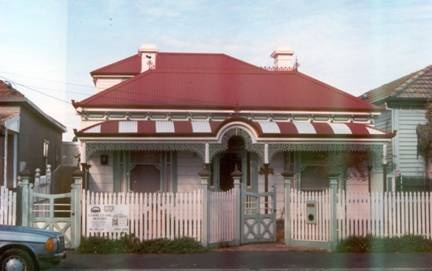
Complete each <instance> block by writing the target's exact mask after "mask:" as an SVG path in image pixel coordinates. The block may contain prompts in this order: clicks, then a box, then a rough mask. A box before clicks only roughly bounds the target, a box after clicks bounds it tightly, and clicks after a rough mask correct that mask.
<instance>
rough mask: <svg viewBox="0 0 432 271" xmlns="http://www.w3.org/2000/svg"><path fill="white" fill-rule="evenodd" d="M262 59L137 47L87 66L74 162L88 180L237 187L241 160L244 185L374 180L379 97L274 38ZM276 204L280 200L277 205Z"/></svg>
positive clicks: (370, 185) (150, 186) (379, 146)
mask: <svg viewBox="0 0 432 271" xmlns="http://www.w3.org/2000/svg"><path fill="white" fill-rule="evenodd" d="M271 57H272V58H273V59H274V67H271V68H262V67H258V66H255V65H252V64H249V63H247V62H245V61H242V60H239V59H236V58H234V57H232V56H229V55H226V54H220V53H172V52H159V51H158V49H157V48H156V47H155V46H152V45H144V46H142V47H141V48H140V49H139V50H138V53H136V54H134V55H132V56H129V57H127V58H125V59H122V60H120V61H117V62H115V63H112V64H109V65H107V66H104V67H102V68H99V69H97V70H94V71H92V72H91V76H92V77H93V81H94V83H95V88H96V90H95V94H94V95H92V96H90V97H88V98H86V99H84V100H81V101H73V105H74V107H75V108H76V112H77V113H78V114H79V116H80V117H81V127H79V129H76V130H75V135H76V137H77V139H78V140H79V142H80V149H81V162H82V163H84V164H85V165H86V168H88V175H89V176H88V177H89V183H88V186H89V189H91V190H93V191H106V192H112V191H114V192H115V191H135V192H156V191H172V192H183V191H191V190H194V189H197V188H198V187H199V185H200V176H199V175H198V173H199V172H200V171H201V169H202V168H203V167H206V168H207V169H208V170H209V171H210V172H211V177H210V187H212V189H215V190H228V189H230V188H232V187H233V178H232V176H231V173H232V172H233V170H234V169H235V167H237V168H238V169H240V171H241V172H242V178H241V181H242V183H243V184H244V185H245V186H247V189H249V190H252V191H268V190H270V189H272V187H273V186H275V189H276V191H277V208H278V210H280V212H282V211H281V210H282V207H283V177H282V176H281V173H282V172H289V173H290V174H292V175H293V176H294V187H296V188H297V189H302V190H309V191H316V190H322V189H326V188H328V187H329V179H328V177H329V176H330V175H337V176H338V179H339V187H340V188H341V189H345V188H346V189H347V190H350V189H351V190H353V191H369V190H372V191H381V190H382V189H383V179H385V175H386V164H387V160H386V159H387V156H386V149H387V144H389V143H391V140H392V136H393V133H388V132H386V131H383V130H381V129H377V128H376V127H375V126H374V120H375V118H376V117H378V116H379V115H380V114H381V109H380V108H378V107H376V106H374V105H372V104H370V103H369V102H367V101H364V100H362V99H360V98H357V97H354V96H352V95H350V94H348V93H346V92H344V91H342V90H339V89H337V88H335V87H332V86H330V85H328V84H326V83H324V82H322V81H319V80H317V79H315V78H313V77H311V76H308V75H306V74H304V73H302V72H300V71H299V70H298V65H297V61H296V56H295V53H294V52H293V51H292V50H291V49H289V48H280V49H277V50H275V51H274V52H273V53H272V54H271ZM278 213H279V212H278Z"/></svg>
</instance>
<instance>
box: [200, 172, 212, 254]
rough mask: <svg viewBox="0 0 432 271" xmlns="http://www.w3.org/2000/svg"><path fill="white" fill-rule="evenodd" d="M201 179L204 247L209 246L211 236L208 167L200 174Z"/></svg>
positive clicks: (202, 238) (202, 242)
mask: <svg viewBox="0 0 432 271" xmlns="http://www.w3.org/2000/svg"><path fill="white" fill-rule="evenodd" d="M198 175H199V176H200V177H201V192H202V228H201V244H202V245H203V246H207V245H208V234H209V223H208V220H209V211H208V200H209V198H208V179H209V176H210V172H209V171H208V169H207V166H204V167H203V169H202V170H201V171H200V172H199V173H198Z"/></svg>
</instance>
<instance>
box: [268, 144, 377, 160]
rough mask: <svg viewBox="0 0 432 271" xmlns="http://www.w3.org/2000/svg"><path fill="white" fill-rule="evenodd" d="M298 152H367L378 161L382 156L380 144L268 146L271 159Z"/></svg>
mask: <svg viewBox="0 0 432 271" xmlns="http://www.w3.org/2000/svg"><path fill="white" fill-rule="evenodd" d="M298 151H309V152H322V151H328V152H362V151H369V152H373V153H374V157H376V156H378V160H379V159H381V156H382V144H365V143H362V144H343V143H339V144H336V143H331V144H326V143H309V144H305V143H302V144H295V143H286V144H280V143H277V144H269V157H270V158H272V157H273V156H274V155H275V154H277V153H279V152H298Z"/></svg>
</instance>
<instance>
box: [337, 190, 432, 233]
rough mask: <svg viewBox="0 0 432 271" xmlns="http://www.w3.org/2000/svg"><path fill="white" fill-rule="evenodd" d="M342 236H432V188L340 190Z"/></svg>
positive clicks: (339, 214) (339, 221)
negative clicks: (416, 189)
mask: <svg viewBox="0 0 432 271" xmlns="http://www.w3.org/2000/svg"><path fill="white" fill-rule="evenodd" d="M338 199H339V200H338V203H337V223H338V238H339V239H344V238H346V237H348V236H366V235H369V234H370V235H373V236H376V237H396V236H403V235H407V234H410V235H421V236H424V237H425V238H429V239H432V225H431V219H432V194H431V193H430V192H384V193H382V192H373V193H346V192H345V191H339V192H338Z"/></svg>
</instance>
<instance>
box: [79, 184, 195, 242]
mask: <svg viewBox="0 0 432 271" xmlns="http://www.w3.org/2000/svg"><path fill="white" fill-rule="evenodd" d="M81 200H82V211H81V212H82V236H85V237H89V236H101V237H106V238H110V239H118V238H119V237H120V236H121V235H122V234H124V233H121V232H112V231H111V232H110V231H98V232H92V231H90V230H89V229H88V225H87V219H88V217H87V216H88V211H89V210H88V208H87V206H88V205H122V204H124V205H126V206H127V207H128V210H129V216H128V228H129V230H128V232H126V233H127V234H132V235H134V236H135V237H137V238H139V240H141V241H143V240H151V239H159V238H167V239H176V238H181V237H191V238H194V239H195V240H197V241H200V240H201V232H202V230H201V227H202V192H201V191H200V190H197V191H193V192H187V193H133V192H128V193H99V192H92V191H88V190H83V192H82V198H81Z"/></svg>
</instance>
